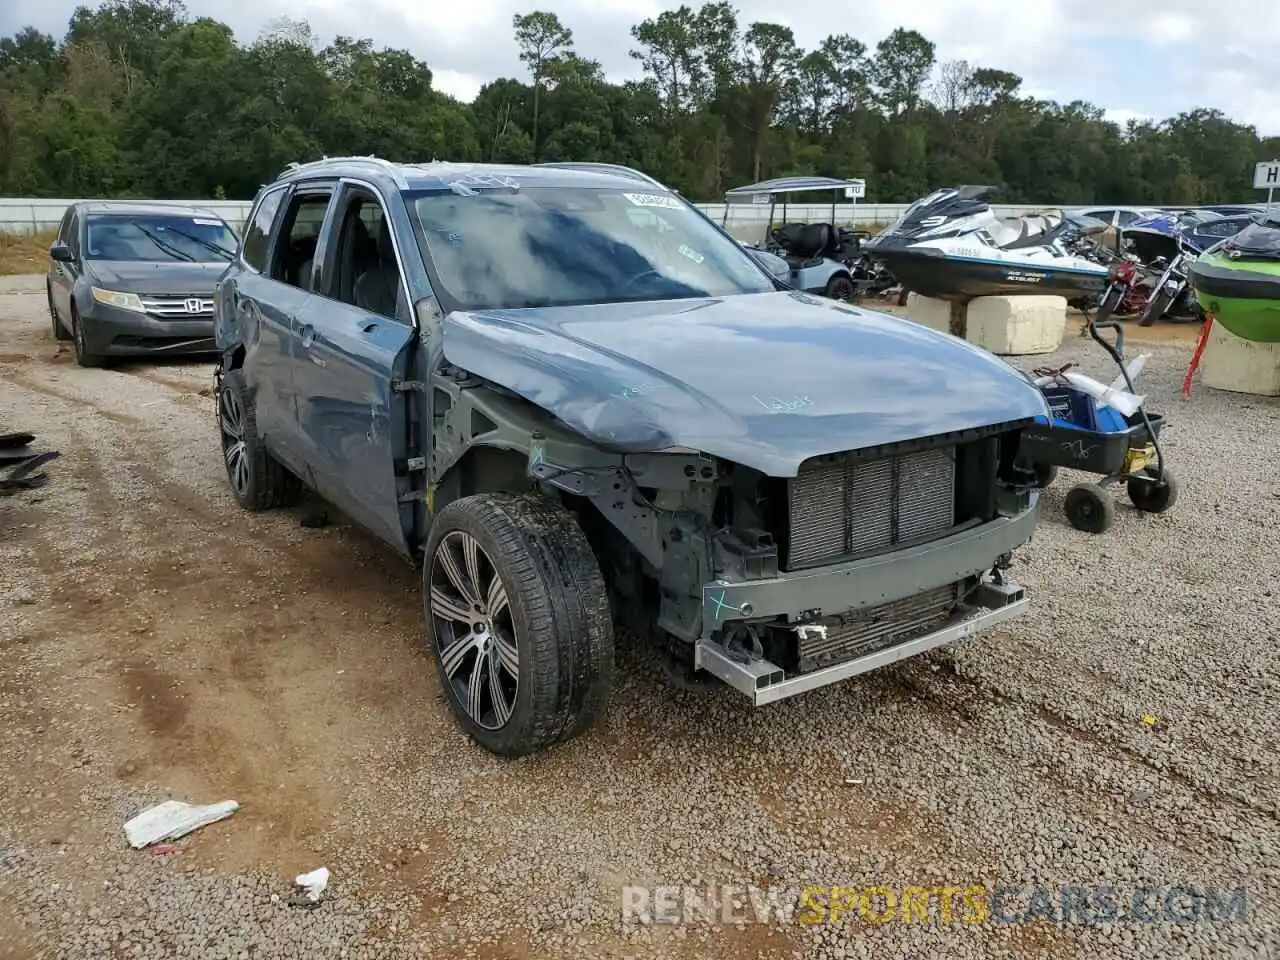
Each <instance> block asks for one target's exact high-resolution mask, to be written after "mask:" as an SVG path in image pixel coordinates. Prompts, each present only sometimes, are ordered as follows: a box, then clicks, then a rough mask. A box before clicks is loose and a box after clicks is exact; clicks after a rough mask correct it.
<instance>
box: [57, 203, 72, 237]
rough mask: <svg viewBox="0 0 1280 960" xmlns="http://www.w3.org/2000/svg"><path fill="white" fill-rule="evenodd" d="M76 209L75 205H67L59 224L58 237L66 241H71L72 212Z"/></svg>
mask: <svg viewBox="0 0 1280 960" xmlns="http://www.w3.org/2000/svg"><path fill="white" fill-rule="evenodd" d="M74 211H75V207H67V209H66V211H65V212H64V213H63V214H62V222H61V223H59V224H58V239H59V240H62V241H64V242H66V243H70V242H71V214H72V213H73V212H74Z"/></svg>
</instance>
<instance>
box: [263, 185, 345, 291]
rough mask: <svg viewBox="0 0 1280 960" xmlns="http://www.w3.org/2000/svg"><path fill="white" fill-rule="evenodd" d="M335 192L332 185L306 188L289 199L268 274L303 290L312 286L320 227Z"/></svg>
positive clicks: (274, 278) (273, 278)
mask: <svg viewBox="0 0 1280 960" xmlns="http://www.w3.org/2000/svg"><path fill="white" fill-rule="evenodd" d="M331 199H333V191H332V190H330V189H328V188H322V189H316V188H305V187H304V188H302V189H300V190H299V191H298V192H297V193H295V194H294V195H293V196H292V197H291V198H290V200H289V206H288V208H287V209H286V210H285V212H284V219H283V220H281V221H280V232H279V233H278V234H277V236H276V245H275V249H274V250H273V251H272V253H271V266H270V269H269V270H268V271H267V276H269V277H271V279H272V280H279V281H280V282H281V283H287V284H289V285H290V286H293V287H300V288H301V289H303V290H310V289H311V278H312V275H313V273H312V269H311V268H312V265H313V264H314V263H315V258H316V247H317V245H318V244H319V242H320V228H321V226H323V225H324V215H325V212H326V211H327V210H328V209H329V201H330V200H331Z"/></svg>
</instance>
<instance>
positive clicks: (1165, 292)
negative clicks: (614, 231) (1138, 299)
mask: <svg viewBox="0 0 1280 960" xmlns="http://www.w3.org/2000/svg"><path fill="white" fill-rule="evenodd" d="M1171 303H1173V294H1172V293H1170V292H1169V288H1168V287H1167V286H1165V287H1161V288H1160V289H1159V290H1158V291H1157V292H1156V294H1155V295H1154V296H1153V297H1152V298H1151V299H1150V300H1148V301H1147V308H1146V309H1145V310H1143V311H1142V319H1140V320H1139V321H1138V326H1140V327H1149V326H1151V325H1152V324H1153V323H1155V322H1156V321H1157V320H1159V319H1160V318H1161V317H1163V316H1164V313H1165V311H1166V310H1168V309H1169V305H1170V304H1171Z"/></svg>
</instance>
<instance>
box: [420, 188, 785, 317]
mask: <svg viewBox="0 0 1280 960" xmlns="http://www.w3.org/2000/svg"><path fill="white" fill-rule="evenodd" d="M414 209H415V210H416V212H417V216H418V220H419V222H420V224H421V227H422V232H423V236H424V240H425V242H426V246H427V252H428V254H429V256H430V259H431V261H432V264H433V265H434V267H435V270H436V273H437V274H438V280H439V283H440V285H441V286H442V287H443V288H444V289H443V293H444V294H445V295H446V296H447V297H448V298H449V299H451V300H453V301H454V302H455V303H456V304H457V306H458V307H460V308H461V309H464V310H496V309H504V308H519V307H550V306H570V305H576V304H587V303H621V302H626V301H632V300H673V299H680V298H690V297H725V296H732V295H735V294H745V293H764V292H768V291H772V290H774V289H776V288H775V287H774V285H773V283H772V281H771V280H770V279H769V277H768V276H767V274H765V272H764V271H763V270H762V269H761V268H760V267H759V266H757V265H756V263H755V262H754V261H753V260H752V259H751V258H750V256H749V255H748V254H747V253H746V252H745V251H744V250H743V249H742V248H741V246H740V245H739V244H737V243H735V242H734V241H733V240H731V239H730V238H729V237H727V236H725V235H724V234H723V233H721V232H720V231H719V230H718V229H717V228H716V227H715V226H714V225H712V224H711V223H709V222H708V221H707V220H705V219H704V218H703V217H702V216H701V215H699V213H698V212H697V211H695V210H692V209H690V208H689V207H688V206H686V205H685V203H684V202H683V201H681V200H680V199H679V198H677V197H675V196H674V195H672V194H670V193H660V192H654V191H652V189H650V190H646V189H645V188H644V187H643V186H641V185H637V187H636V189H635V190H634V191H624V190H610V189H600V188H583V187H573V188H563V187H559V188H557V187H521V188H520V189H519V190H485V191H475V192H474V195H472V196H462V195H460V194H458V193H455V192H452V191H450V192H448V193H443V192H440V193H430V194H425V195H421V196H419V197H418V198H417V199H416V200H414Z"/></svg>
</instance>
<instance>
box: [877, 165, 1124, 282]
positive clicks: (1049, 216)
mask: <svg viewBox="0 0 1280 960" xmlns="http://www.w3.org/2000/svg"><path fill="white" fill-rule="evenodd" d="M997 191H998V188H996V187H990V186H961V187H947V188H944V189H942V190H935V191H934V192H933V193H931V194H929V195H928V196H927V197H922V198H920V199H919V200H917V201H916V202H915V203H913V204H911V206H910V207H908V208H907V210H906V212H905V213H903V215H902V216H901V217H900V218H899V219H898V221H897V222H896V223H894V224H893V225H892V226H891V227H889V229H888V230H886V231H885V232H884V233H882V234H880V235H879V236H878V237H873V238H871V239H870V240H867V241H866V242H865V243H864V245H863V246H864V249H865V250H866V252H867V253H868V254H869V255H871V256H872V257H874V258H875V259H877V260H879V261H881V262H882V263H883V264H884V265H885V267H886V268H887V269H888V270H889V272H890V273H892V274H893V275H894V276H895V277H897V279H898V281H899V282H900V283H901V284H902V285H903V287H905V288H906V289H908V290H913V291H915V292H916V293H918V294H921V295H922V296H926V297H935V298H937V299H939V300H951V301H955V302H961V303H964V302H968V301H969V300H972V299H973V298H975V297H992V296H1009V295H1019V294H1030V293H1038V294H1055V295H1057V296H1062V297H1066V298H1067V299H1068V300H1073V301H1078V300H1082V299H1089V298H1092V297H1096V296H1098V295H1100V294H1101V293H1102V292H1103V291H1104V290H1105V289H1106V287H1107V282H1108V277H1109V274H1110V268H1109V267H1108V266H1107V265H1104V264H1101V263H1097V262H1094V261H1092V260H1089V259H1087V258H1085V257H1081V256H1078V255H1074V254H1072V253H1070V252H1068V250H1067V249H1066V247H1065V246H1064V245H1063V242H1062V241H1063V239H1064V238H1066V237H1067V236H1069V235H1072V234H1078V232H1079V226H1080V225H1079V224H1078V223H1074V222H1073V221H1071V220H1069V219H1067V218H1066V217H1065V216H1064V215H1063V214H1062V213H1061V212H1053V211H1050V212H1045V213H1040V214H1032V215H1028V216H1023V217H999V216H996V214H995V212H994V211H993V210H992V209H991V207H990V205H989V204H988V203H987V198H989V197H991V196H992V195H994V194H995V193H996V192H997Z"/></svg>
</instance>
